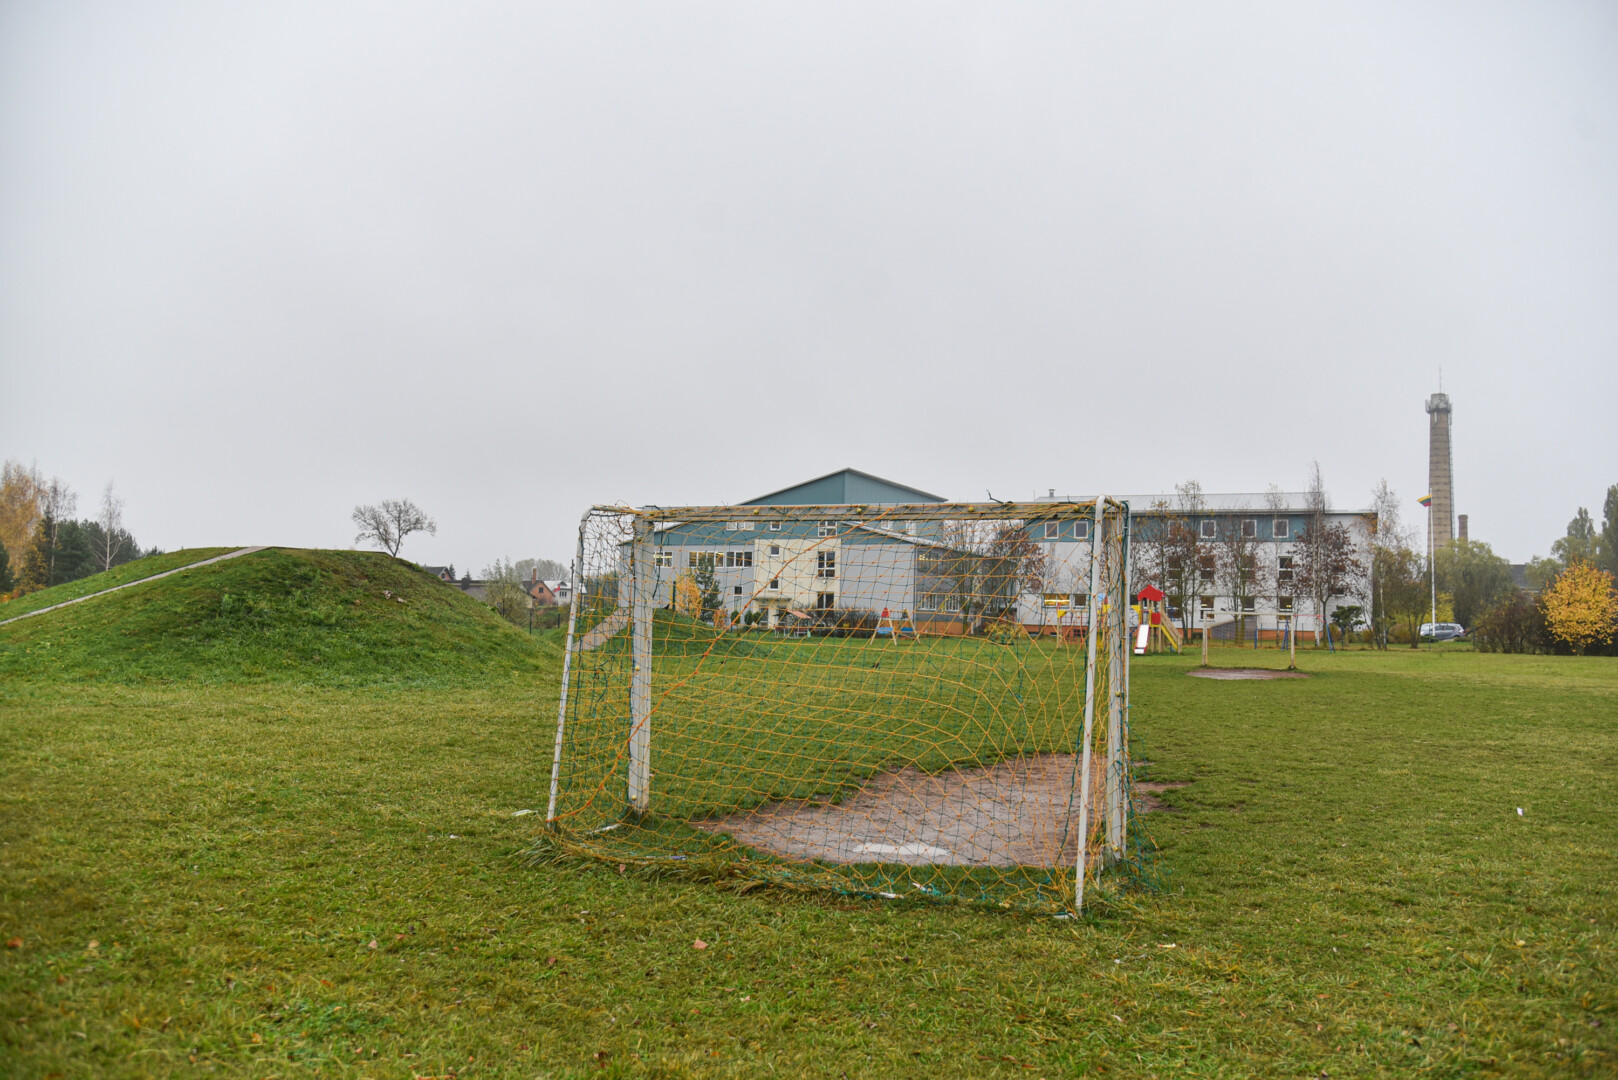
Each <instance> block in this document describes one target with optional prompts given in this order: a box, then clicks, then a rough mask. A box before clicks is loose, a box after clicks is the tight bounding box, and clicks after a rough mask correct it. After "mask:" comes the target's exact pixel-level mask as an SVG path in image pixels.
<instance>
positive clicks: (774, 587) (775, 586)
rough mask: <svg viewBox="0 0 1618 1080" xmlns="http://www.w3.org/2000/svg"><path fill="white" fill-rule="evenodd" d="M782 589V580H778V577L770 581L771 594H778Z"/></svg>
mask: <svg viewBox="0 0 1618 1080" xmlns="http://www.w3.org/2000/svg"><path fill="white" fill-rule="evenodd" d="M780 588H781V579H780V578H778V577H772V578H771V579H770V591H771V592H778V591H780Z"/></svg>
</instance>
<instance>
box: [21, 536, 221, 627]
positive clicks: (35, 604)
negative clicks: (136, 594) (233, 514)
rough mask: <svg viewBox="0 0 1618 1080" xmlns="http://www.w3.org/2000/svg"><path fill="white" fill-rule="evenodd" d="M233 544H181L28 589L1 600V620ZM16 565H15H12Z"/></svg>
mask: <svg viewBox="0 0 1618 1080" xmlns="http://www.w3.org/2000/svg"><path fill="white" fill-rule="evenodd" d="M235 550H236V549H235V548H228V547H219V548H182V549H181V550H179V551H165V552H164V553H163V554H161V555H148V556H147V557H146V558H144V559H136V560H134V561H133V562H126V563H119V564H118V565H117V566H115V567H113V568H112V569H111V570H107V571H104V572H103V573H100V574H91V575H90V576H89V577H84V578H76V579H74V580H73V581H68V582H64V583H63V584H61V585H53V586H51V587H50V588H48V589H41V590H40V591H39V592H31V593H27V594H25V595H23V596H19V597H16V598H15V599H12V600H0V621H3V620H5V619H14V618H16V617H17V616H19V615H26V614H27V613H28V612H30V611H38V610H39V609H40V608H48V607H50V606H51V605H52V604H61V603H65V602H66V601H68V600H76V599H78V598H79V597H81V596H89V595H90V594H91V593H95V592H100V591H101V590H102V589H111V588H116V587H117V586H119V585H124V584H127V583H129V582H131V581H139V580H140V579H141V578H148V577H151V576H152V575H153V574H161V573H163V572H165V571H168V570H177V569H179V568H180V567H182V566H190V565H191V564H192V563H199V562H201V561H202V560H204V559H212V558H216V557H218V556H220V555H224V554H227V553H228V552H232V551H235ZM13 569H15V567H13Z"/></svg>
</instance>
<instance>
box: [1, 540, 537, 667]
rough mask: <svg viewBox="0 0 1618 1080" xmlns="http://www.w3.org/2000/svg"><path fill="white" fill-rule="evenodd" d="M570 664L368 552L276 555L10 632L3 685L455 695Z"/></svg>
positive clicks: (139, 590)
mask: <svg viewBox="0 0 1618 1080" xmlns="http://www.w3.org/2000/svg"><path fill="white" fill-rule="evenodd" d="M202 557H206V556H202ZM114 573H116V571H114ZM98 576H100V575H98ZM94 582H95V579H94V578H86V579H84V582H74V583H73V584H74V585H75V586H79V587H80V589H81V591H82V592H91V591H94V590H93V589H91V588H88V587H86V584H87V583H88V584H94ZM106 584H108V585H112V584H117V582H116V581H111V580H109V581H108V582H107V583H106ZM35 595H36V596H43V595H44V594H43V593H41V594H35ZM30 599H32V598H30ZM64 599H65V597H64ZM558 658H559V651H558V649H557V648H556V645H555V644H554V643H551V642H546V641H543V640H535V639H533V638H530V637H529V636H528V635H527V634H525V633H523V632H521V631H519V630H516V629H515V628H513V627H512V626H511V625H510V624H508V623H506V622H505V621H504V620H503V619H501V618H499V617H498V616H497V615H495V614H494V612H493V611H491V610H490V609H489V608H488V607H487V606H486V605H484V604H481V603H479V602H478V601H476V600H474V599H472V598H471V597H468V596H467V595H465V594H464V593H462V592H461V591H460V590H458V589H455V588H452V587H450V586H448V585H445V584H444V583H443V582H441V581H439V580H438V579H437V578H434V577H432V576H430V575H428V574H426V573H424V572H423V571H421V570H420V569H418V568H417V567H415V566H413V565H411V564H410V563H406V562H403V561H400V560H398V559H393V558H391V557H389V556H387V555H383V554H380V553H377V552H362V551H304V550H297V549H287V548H272V549H267V550H265V551H260V552H256V553H254V554H252V555H245V556H243V557H241V558H239V559H232V560H230V561H228V562H222V563H216V564H214V565H212V566H205V567H200V568H198V569H196V570H189V571H187V572H185V573H183V574H177V575H175V576H173V577H169V578H164V579H163V580H161V581H154V582H152V583H151V584H149V585H141V586H137V587H135V588H132V589H125V590H123V591H121V592H116V593H112V594H110V595H108V596H102V597H96V598H95V599H93V600H89V601H86V602H85V603H82V604H76V605H74V606H72V607H69V608H64V609H62V610H60V611H53V612H49V613H47V614H43V615H39V616H37V617H35V618H32V619H24V620H23V621H21V622H16V623H12V624H10V625H9V626H3V627H0V678H32V677H40V676H49V677H52V678H63V677H67V678H73V679H80V680H90V681H108V682H145V681H153V680H158V681H169V680H201V681H208V682H265V681H274V682H283V681H285V682H313V683H320V684H339V685H345V684H372V683H404V684H410V683H442V682H446V681H463V680H480V679H487V678H510V677H511V676H512V675H513V674H523V675H538V676H540V677H542V678H549V677H552V673H554V671H555V670H556V665H557V660H558Z"/></svg>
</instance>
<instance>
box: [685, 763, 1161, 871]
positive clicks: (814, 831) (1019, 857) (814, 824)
mask: <svg viewBox="0 0 1618 1080" xmlns="http://www.w3.org/2000/svg"><path fill="white" fill-rule="evenodd" d="M1078 769H1079V764H1078V757H1077V755H1075V754H1040V755H1036V756H1034V757H1029V758H1023V759H1021V760H1018V761H1008V762H1002V763H1001V764H999V765H994V766H991V767H988V768H980V769H954V770H949V771H946V772H942V773H937V774H928V773H924V772H922V771H921V770H919V769H916V768H912V767H908V766H907V767H906V768H903V769H900V770H898V771H897V772H889V773H882V774H880V775H878V776H874V777H872V778H871V780H870V781H869V782H867V783H866V784H865V786H864V787H862V788H861V789H860V790H859V791H858V792H857V793H856V794H854V795H853V796H851V797H849V798H845V799H844V800H843V802H842V803H841V804H839V805H832V804H830V803H825V802H816V801H814V800H785V801H782V802H776V803H769V804H766V805H765V806H762V807H759V808H758V809H756V810H750V811H744V812H742V813H736V814H728V815H726V816H724V817H717V818H705V819H701V820H697V821H693V822H691V824H692V825H694V826H696V827H697V828H699V829H704V830H706V831H708V832H713V833H725V834H728V835H730V836H731V837H732V838H733V839H735V840H736V841H737V842H738V843H742V844H746V845H747V846H748V847H752V848H758V849H759V850H762V851H768V852H770V853H772V854H774V855H779V856H782V857H784V858H789V859H824V860H826V861H827V862H834V863H873V862H886V863H902V864H906V865H911V866H1072V865H1073V863H1074V861H1075V860H1076V859H1077V857H1078V832H1079V829H1078V822H1079V796H1078V791H1077V787H1078V785H1077V777H1078ZM1105 780H1106V778H1105V773H1104V767H1103V762H1102V761H1101V760H1100V758H1099V757H1097V758H1095V759H1094V760H1092V762H1091V784H1090V793H1091V797H1090V820H1091V822H1092V823H1093V824H1094V823H1099V822H1100V820H1101V814H1102V806H1103V800H1104V798H1105ZM1178 786H1180V785H1178V784H1170V785H1160V784H1151V785H1137V787H1136V789H1135V790H1136V792H1137V801H1136V805H1137V807H1139V808H1141V809H1145V810H1153V809H1160V808H1162V807H1163V804H1162V803H1161V801H1159V800H1157V799H1155V798H1152V797H1151V795H1149V794H1147V789H1148V788H1150V789H1153V790H1155V791H1158V792H1161V791H1162V790H1164V789H1165V788H1166V787H1178ZM1154 804H1155V805H1154Z"/></svg>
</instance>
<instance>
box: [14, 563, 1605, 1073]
mask: <svg viewBox="0 0 1618 1080" xmlns="http://www.w3.org/2000/svg"><path fill="white" fill-rule="evenodd" d="M339 556H340V553H277V554H276V555H275V556H274V557H275V558H284V559H287V560H289V562H287V563H284V564H281V565H280V569H279V570H278V571H276V572H275V573H279V574H281V575H282V576H285V575H287V574H294V575H295V576H296V575H306V576H304V577H302V578H300V580H303V581H304V585H303V586H302V588H303V589H304V592H305V595H304V596H303V598H302V599H301V600H298V601H297V602H293V601H292V600H287V599H284V598H283V592H282V590H281V589H280V588H279V586H277V585H276V581H277V580H278V579H277V578H276V577H275V573H271V571H269V570H266V569H264V567H265V565H266V564H265V563H263V562H261V563H259V564H256V568H255V566H250V565H242V566H239V565H237V562H232V563H224V564H219V568H218V569H219V571H220V576H217V577H198V578H196V579H190V575H181V576H179V577H176V578H172V579H168V581H169V582H174V583H180V582H184V583H185V584H184V587H183V589H182V588H180V587H179V586H178V584H177V585H176V587H175V589H174V590H173V591H172V592H170V591H168V590H163V591H162V592H161V593H160V594H159V596H158V597H157V598H156V599H155V600H154V599H153V598H151V597H148V603H147V604H145V605H139V606H134V605H132V606H129V607H127V608H122V609H120V610H121V613H119V612H113V611H109V610H100V609H99V606H100V605H102V604H104V603H106V604H111V603H113V602H114V601H116V602H118V603H119V604H128V603H129V599H130V598H132V597H134V596H135V595H136V594H138V593H140V592H141V590H126V591H125V592H124V593H120V594H117V595H116V596H115V597H108V598H104V600H97V601H92V602H90V603H88V604H84V605H78V606H77V607H75V608H72V609H67V610H66V611H64V612H59V613H52V614H50V615H46V616H41V617H40V618H38V619H30V620H27V621H25V622H23V623H18V624H14V625H13V626H10V627H5V628H0V736H3V739H4V742H3V745H4V747H5V753H4V757H3V758H0V761H3V765H0V770H3V771H0V940H5V941H8V942H15V943H16V944H11V945H8V947H6V948H3V949H0V1017H3V1019H0V1073H5V1074H6V1075H18V1076H38V1077H46V1076H50V1075H52V1074H60V1075H61V1076H63V1077H81V1076H84V1077H88V1076H146V1075H154V1076H155V1075H170V1074H175V1073H179V1074H184V1075H192V1074H198V1075H200V1074H204V1073H211V1074H213V1075H231V1076H238V1075H239V1076H252V1077H265V1076H298V1075H313V1074H315V1073H316V1072H318V1073H319V1074H320V1075H328V1076H378V1077H388V1076H397V1077H411V1076H448V1075H450V1074H452V1073H453V1074H454V1075H456V1076H459V1077H472V1076H513V1077H516V1076H523V1077H532V1076H581V1077H582V1076H663V1077H676V1076H710V1075H712V1076H760V1075H782V1076H791V1075H805V1076H824V1077H839V1076H842V1075H845V1074H846V1075H847V1076H850V1077H856V1076H927V1077H935V1076H1029V1077H1038V1076H1046V1077H1057V1076H1071V1075H1076V1074H1078V1073H1081V1072H1084V1071H1090V1072H1093V1073H1096V1074H1098V1075H1115V1076H1150V1075H1160V1076H1168V1075H1176V1076H1181V1075H1186V1076H1300V1077H1303V1076H1310V1077H1313V1076H1319V1075H1320V1074H1322V1073H1325V1074H1326V1075H1328V1076H1330V1077H1334V1078H1335V1077H1345V1076H1407V1075H1424V1076H1547V1077H1550V1076H1611V1075H1614V1074H1615V1071H1618V1037H1615V1036H1614V1025H1618V964H1615V963H1614V961H1613V958H1612V955H1611V951H1612V949H1613V948H1614V933H1613V931H1614V920H1615V915H1618V892H1615V890H1614V887H1613V882H1615V881H1618V855H1615V849H1618V768H1615V766H1618V662H1615V661H1613V660H1611V659H1586V660H1580V659H1577V658H1557V657H1513V656H1485V655H1478V654H1473V653H1470V652H1467V651H1464V650H1433V651H1426V650H1423V651H1410V652H1403V651H1395V652H1391V653H1370V652H1354V653H1347V654H1338V655H1335V656H1331V655H1322V654H1316V653H1313V652H1309V653H1307V654H1306V655H1304V656H1303V658H1302V661H1303V665H1304V666H1305V667H1306V669H1307V670H1310V671H1312V672H1314V673H1315V676H1316V677H1315V678H1313V679H1310V680H1300V681H1296V682H1270V683H1216V682H1210V681H1206V680H1200V679H1192V678H1187V677H1186V674H1185V672H1186V671H1187V670H1188V669H1189V667H1190V665H1191V663H1192V660H1191V659H1189V658H1188V659H1184V660H1182V659H1177V658H1173V657H1167V658H1158V657H1152V658H1147V659H1146V660H1144V661H1139V662H1137V663H1136V665H1135V669H1134V676H1135V678H1134V690H1133V701H1134V706H1135V718H1134V719H1135V735H1136V742H1135V752H1136V756H1137V757H1138V758H1143V759H1148V760H1149V761H1150V762H1151V765H1150V769H1151V772H1152V775H1153V777H1154V778H1156V779H1161V780H1185V781H1190V783H1189V785H1188V786H1186V787H1183V788H1178V789H1176V790H1172V791H1169V792H1166V793H1165V794H1164V796H1163V798H1164V799H1165V800H1166V801H1167V802H1169V803H1170V804H1171V806H1172V807H1173V810H1172V812H1168V813H1158V814H1153V815H1151V816H1150V817H1149V819H1148V824H1149V826H1150V829H1151V831H1152V833H1153V834H1154V836H1155V837H1156V839H1157V841H1158V843H1159V845H1160V847H1161V852H1160V865H1161V868H1162V871H1163V873H1164V882H1165V884H1164V888H1163V889H1162V891H1160V892H1158V893H1153V894H1142V895H1139V896H1137V897H1135V898H1134V899H1133V900H1131V901H1129V902H1127V903H1125V904H1124V905H1122V906H1120V907H1116V908H1114V909H1112V910H1110V911H1109V912H1108V914H1107V915H1106V916H1105V917H1101V918H1092V919H1089V920H1083V921H1062V920H1052V919H1044V918H1032V917H1026V916H1016V915H996V914H992V913H984V912H981V911H977V910H973V909H966V908H956V907H935V906H929V905H926V904H922V903H900V904H879V903H875V902H868V901H859V900H847V899H838V898H834V897H827V896H816V895H802V894H797V893H788V892H780V891H772V890H757V891H753V892H749V893H746V894H741V895H738V894H736V893H733V892H725V891H720V890H717V889H714V888H712V887H710V886H705V885H702V884H697V883H693V882H687V881H682V880H680V879H679V878H676V877H669V878H663V879H661V880H652V879H647V878H644V877H641V876H637V875H636V874H635V873H634V872H630V873H626V874H622V875H620V874H619V873H617V872H616V869H615V868H614V867H611V866H596V865H586V866H569V867H556V866H540V867H534V868H528V867H525V866H523V865H522V864H521V863H520V861H519V860H518V858H517V857H516V856H517V854H518V853H519V852H521V851H522V850H523V849H524V848H525V847H526V846H527V845H528V844H529V843H531V842H532V840H533V839H534V837H535V835H536V833H537V831H538V829H537V825H536V824H535V822H536V820H537V818H538V817H539V816H540V815H527V816H521V817H513V816H512V815H513V813H514V812H515V811H517V810H520V809H531V808H536V807H538V808H540V809H543V802H542V799H543V797H544V788H545V783H546V778H547V774H548V767H549V758H550V741H551V737H552V734H553V724H554V718H555V695H556V688H557V680H556V675H557V670H556V653H555V649H554V647H553V646H552V645H550V644H548V643H544V642H541V643H538V644H536V643H534V642H532V641H530V640H529V639H528V638H527V637H526V635H522V634H518V633H515V632H514V631H510V630H509V629H508V628H505V627H503V626H501V625H500V624H498V623H496V622H490V623H488V624H484V623H482V622H481V620H482V619H483V617H484V616H485V615H486V614H487V612H486V609H480V608H478V607H477V606H476V605H472V604H470V602H469V601H466V600H465V598H464V597H461V596H460V595H459V594H453V595H450V596H443V595H440V594H438V593H427V592H424V591H422V590H424V589H426V588H427V587H428V586H427V585H425V584H422V583H420V582H416V583H414V584H411V585H410V588H411V589H412V590H413V591H412V593H411V594H410V595H411V598H412V599H420V600H421V602H420V603H419V604H417V605H415V606H414V607H413V606H412V605H411V604H405V605H397V604H395V605H394V606H393V607H388V606H387V605H386V604H383V603H381V602H377V603H375V604H372V597H371V596H370V594H369V593H367V592H366V591H365V590H366V589H368V588H374V587H377V583H378V581H379V575H382V574H386V573H393V572H395V571H394V570H393V569H392V567H393V566H394V565H396V564H391V563H388V564H386V565H383V564H368V563H362V562H351V561H347V557H346V556H344V557H339ZM257 558H259V557H258V556H251V557H247V558H244V559H242V560H239V561H238V562H239V563H241V564H250V563H252V560H254V559H257ZM367 558H370V557H367ZM272 561H273V560H272ZM231 568H234V569H231ZM227 571H228V573H229V574H246V575H247V576H245V577H228V576H225V575H226V574H227ZM407 571H408V568H401V569H400V570H398V572H399V573H406V572H407ZM408 572H409V573H414V572H413V571H408ZM196 573H198V574H202V573H203V572H201V571H198V572H196ZM253 575H259V576H257V577H254V576H253ZM362 577H363V578H364V579H365V580H364V581H360V580H359V579H360V578H362ZM390 580H391V579H390ZM401 580H404V581H406V582H410V581H412V580H413V579H411V578H403V579H401ZM252 581H257V582H258V583H259V584H258V585H257V586H255V587H254V588H248V587H247V584H248V583H250V582H252ZM164 584H165V583H156V584H154V585H153V586H151V587H150V588H151V589H153V590H161V589H163V585H164ZM390 588H391V586H390ZM232 590H235V591H232ZM394 591H397V590H394ZM452 592H453V591H452V590H445V593H452ZM227 593H229V594H230V595H232V596H236V595H242V596H246V597H249V598H250V600H249V604H250V608H249V612H248V613H247V615H243V613H241V612H239V611H237V610H236V609H235V607H234V601H233V602H231V603H226V602H225V601H224V600H223V597H224V595H226V594H227ZM351 594H353V595H351ZM427 597H431V598H432V599H431V603H432V604H435V605H437V604H440V603H442V605H443V606H442V608H441V609H437V608H435V609H434V613H432V615H431V617H430V618H429V617H427V616H422V620H424V621H418V616H417V614H415V612H416V610H417V609H418V608H420V607H423V606H425V605H426V604H427V603H428V601H427V599H426V598H427ZM120 598H123V599H120ZM255 598H256V599H255ZM355 599H358V600H359V601H360V603H359V604H358V606H356V605H355V604H354V603H353V601H354V600H355ZM388 603H392V601H391V600H390V601H388ZM278 605H279V606H278ZM368 605H369V606H368ZM165 611H166V612H167V613H168V614H167V615H164V614H163V612H165ZM356 611H357V612H360V613H361V615H355V614H354V613H355V612H356ZM253 612H257V615H256V616H254V615H253V614H252V613H253ZM59 616H71V618H66V619H59ZM361 616H364V617H361ZM253 618H256V619H257V622H256V623H254V622H253V621H252V620H253ZM440 619H442V620H443V621H444V624H445V626H446V630H445V631H444V633H443V635H442V636H440V635H439V633H438V631H437V630H436V629H435V627H436V624H437V621H438V620H440ZM244 620H245V621H244ZM345 620H346V621H345ZM18 631H26V632H25V633H19V632H18ZM142 634H144V635H146V637H145V638H144V639H143V638H142V636H141V635H142ZM154 640H155V641H156V642H157V643H158V644H157V646H156V647H155V648H152V649H147V648H145V645H147V644H150V643H151V642H152V641H154ZM356 641H357V642H361V643H364V642H369V643H370V645H371V647H370V648H365V647H362V645H356V644H354V642H356ZM412 641H414V645H412V644H411V643H412ZM368 655H369V656H371V657H372V659H370V660H367V659H366V657H367V656H368ZM1275 655H1276V654H1274V653H1259V654H1254V653H1252V652H1244V651H1240V650H1234V649H1233V650H1229V651H1224V650H1219V651H1216V653H1215V660H1216V662H1217V663H1224V664H1246V663H1249V662H1252V661H1253V660H1254V659H1255V657H1256V658H1257V659H1258V661H1259V662H1266V661H1267V662H1270V663H1275V662H1276V659H1275ZM1518 807H1521V808H1522V810H1523V813H1522V814H1521V815H1520V816H1519V814H1518V813H1517V808H1518ZM698 939H700V940H702V941H704V942H706V943H708V948H706V949H704V950H698V949H695V948H694V947H693V942H694V941H696V940H698Z"/></svg>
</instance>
